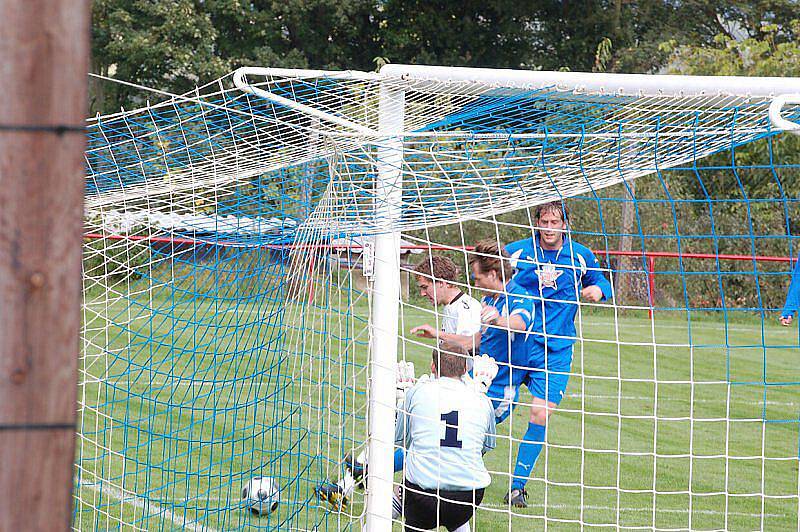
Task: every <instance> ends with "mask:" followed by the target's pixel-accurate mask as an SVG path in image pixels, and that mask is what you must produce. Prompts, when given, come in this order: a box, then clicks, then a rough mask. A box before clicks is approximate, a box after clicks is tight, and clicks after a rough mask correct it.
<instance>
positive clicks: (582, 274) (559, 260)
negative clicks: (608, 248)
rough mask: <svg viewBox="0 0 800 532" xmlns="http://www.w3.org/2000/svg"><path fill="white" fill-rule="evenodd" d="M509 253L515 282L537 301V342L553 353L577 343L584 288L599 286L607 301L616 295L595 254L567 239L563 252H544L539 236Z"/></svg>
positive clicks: (512, 247) (513, 246) (509, 248)
mask: <svg viewBox="0 0 800 532" xmlns="http://www.w3.org/2000/svg"><path fill="white" fill-rule="evenodd" d="M506 251H508V253H509V255H511V265H512V266H513V267H514V270H515V274H514V279H513V280H514V281H516V282H517V283H518V284H519V285H521V286H522V287H523V288H525V289H526V290H528V292H530V293H531V294H532V295H533V297H534V299H535V302H534V305H533V306H534V310H535V313H534V320H533V321H534V323H533V329H532V330H533V332H534V335H533V336H534V341H535V342H537V343H539V344H544V343H545V341H546V342H547V344H548V346H550V347H551V348H552V349H553V350H559V349H564V348H567V347H570V346H571V345H572V344H573V343H574V342H575V314H577V312H578V301H579V300H580V295H581V289H582V288H585V287H587V286H592V285H597V286H598V287H600V290H602V292H603V298H602V299H603V300H605V299H607V298H609V297H611V294H612V290H611V284H610V283H609V282H608V281H607V280H606V278H605V277H603V274H602V273H601V272H600V263H599V262H598V261H597V258H596V257H595V256H594V253H592V251H591V250H590V249H589V248H587V247H586V246H583V245H581V244H579V243H577V242H575V241H573V240H572V239H570V238H567V237H565V238H564V244H563V245H562V246H561V248H560V249H555V250H547V249H543V248H542V247H541V246H540V245H539V236H538V235H537V236H536V238H535V239H534V238H527V239H525V240H520V241H519V242H512V243H511V244H509V245H508V246H506Z"/></svg>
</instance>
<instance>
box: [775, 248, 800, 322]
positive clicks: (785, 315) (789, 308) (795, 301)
mask: <svg viewBox="0 0 800 532" xmlns="http://www.w3.org/2000/svg"><path fill="white" fill-rule="evenodd" d="M798 306H800V257H799V258H798V259H797V263H796V264H795V266H794V272H793V273H792V282H791V283H790V284H789V292H788V293H787V294H786V304H785V305H783V311H781V317H780V322H781V325H783V326H784V327H788V326H789V325H791V324H792V321H793V320H794V315H795V313H796V312H797V310H798Z"/></svg>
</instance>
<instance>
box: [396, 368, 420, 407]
mask: <svg viewBox="0 0 800 532" xmlns="http://www.w3.org/2000/svg"><path fill="white" fill-rule="evenodd" d="M396 375H397V377H396V378H397V382H396V386H395V387H396V388H397V389H396V391H395V398H396V399H397V402H398V403H402V402H403V400H404V399H405V397H406V390H408V389H409V388H411V387H413V386H414V383H415V382H416V378H415V377H414V363H413V362H405V361H400V362H398V363H397V373H396Z"/></svg>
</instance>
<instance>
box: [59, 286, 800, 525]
mask: <svg viewBox="0 0 800 532" xmlns="http://www.w3.org/2000/svg"><path fill="white" fill-rule="evenodd" d="M344 302H346V301H345V300H343V299H342V296H341V295H337V296H336V297H335V298H333V297H328V298H327V299H325V304H326V305H327V306H328V309H329V312H327V313H326V312H322V311H315V312H312V313H302V312H300V311H299V307H296V306H288V307H283V308H281V309H274V308H273V309H270V308H266V307H261V306H259V305H257V304H255V303H254V302H253V301H238V302H237V301H236V300H228V301H227V302H226V301H225V300H215V301H211V300H199V299H192V300H187V299H183V300H181V299H180V298H177V299H176V296H175V294H172V295H171V296H170V297H166V296H164V295H161V296H159V297H156V298H153V297H152V296H148V298H147V301H146V302H144V301H141V302H139V303H137V302H135V301H133V302H122V301H113V300H111V301H110V303H109V300H107V299H106V298H105V296H100V295H98V296H97V297H96V298H95V299H93V300H90V301H87V309H88V311H87V313H86V314H85V323H86V328H87V331H88V333H87V335H86V336H87V341H86V344H85V348H84V352H85V355H86V356H85V359H84V362H83V377H82V378H83V379H84V384H83V385H82V386H81V390H80V393H81V404H82V409H81V419H80V426H81V434H80V435H79V439H78V461H79V468H78V470H77V473H76V480H77V487H76V495H77V500H76V510H75V521H74V526H75V527H76V528H81V529H108V528H112V529H113V528H124V529H132V528H138V529H143V530H170V529H176V528H181V527H185V528H190V529H191V528H194V529H198V530H199V529H204V528H205V529H213V530H227V529H236V528H242V527H264V528H271V527H281V528H284V527H285V528H293V529H309V530H310V529H314V527H317V529H318V530H326V529H327V530H333V529H339V528H348V527H351V528H353V529H360V526H359V525H358V524H357V522H354V521H351V518H350V516H351V515H355V516H357V515H358V514H360V513H361V512H362V511H363V507H362V505H361V503H360V500H358V499H359V498H360V495H359V496H357V497H356V499H357V500H356V501H355V502H354V504H353V505H351V507H350V508H349V509H348V511H347V512H346V513H344V514H336V513H333V512H329V511H328V510H326V509H323V508H318V507H316V504H315V502H314V498H313V486H314V485H315V484H316V482H317V481H318V480H321V479H322V478H324V477H326V476H327V477H335V476H336V475H337V472H338V465H337V462H338V457H339V456H341V454H342V452H343V451H344V450H345V449H347V448H350V447H351V445H352V444H353V442H360V441H363V438H364V432H365V429H364V426H363V425H364V421H363V419H364V416H365V414H366V411H365V401H366V394H365V391H366V386H367V380H366V370H365V368H364V363H365V361H366V359H365V356H366V355H365V353H366V342H367V336H366V334H364V333H363V332H359V331H361V324H359V323H352V322H348V321H346V320H344V319H342V316H343V315H342V314H339V313H338V311H339V310H340V309H341V308H342V305H343V304H344ZM140 304H141V306H140ZM354 308H355V309H356V311H357V313H358V314H360V315H362V316H364V315H365V313H366V307H365V304H364V303H363V301H359V302H357V303H356V304H355V305H354ZM143 309H144V310H143ZM200 317H202V319H199V318H200ZM429 320H430V315H429V314H427V313H426V311H425V310H424V309H419V308H415V307H413V306H405V307H404V312H403V320H402V323H401V328H402V330H403V331H408V330H409V329H410V328H411V327H412V326H414V325H416V324H419V323H423V322H424V321H429ZM120 322H128V323H130V324H131V325H130V326H127V327H124V328H121V327H119V326H118V325H116V324H115V323H120ZM580 326H581V327H580V330H581V331H582V337H583V339H584V340H583V342H582V343H580V344H576V353H575V362H574V364H573V373H574V375H573V377H572V378H571V380H570V384H569V388H568V392H567V397H566V398H565V400H564V401H563V403H562V404H561V407H560V409H559V411H558V412H556V413H555V414H554V416H553V417H552V419H551V427H550V431H549V435H548V445H547V447H546V448H545V450H544V451H543V453H542V455H541V457H540V459H539V462H538V463H537V465H536V468H535V470H534V475H533V477H534V478H533V479H532V480H531V482H530V483H529V484H528V492H529V494H530V497H529V504H530V507H529V508H528V509H526V510H517V509H514V511H513V515H512V514H509V512H508V509H507V508H506V507H504V505H503V504H502V499H503V494H504V493H505V491H506V490H507V482H508V479H507V476H506V475H507V472H508V471H509V470H510V469H511V467H512V464H513V462H514V460H515V452H516V446H513V447H512V446H511V445H510V444H509V439H508V435H509V433H510V434H512V435H513V436H514V437H517V438H519V437H520V436H521V435H522V434H523V433H524V430H525V426H526V423H527V411H526V409H525V408H524V407H521V408H518V409H517V410H516V411H515V413H514V415H513V416H512V417H511V418H510V419H509V420H508V421H506V423H504V424H503V425H500V426H499V427H498V431H499V433H500V435H504V436H505V437H501V438H500V441H499V445H498V448H497V449H496V450H494V451H493V452H491V453H490V454H488V455H487V456H486V463H487V466H488V467H489V469H490V470H491V471H493V472H495V474H494V475H493V483H492V485H491V486H490V487H489V489H488V490H487V494H486V497H485V500H484V504H483V506H482V507H481V508H480V509H479V511H478V513H477V517H476V521H475V529H477V530H538V529H543V528H545V527H546V528H548V529H555V530H576V529H580V528H581V527H582V526H583V527H591V528H608V529H612V528H618V527H623V528H628V527H630V528H657V529H731V530H753V529H761V528H763V529H770V530H787V529H797V527H798V493H799V490H800V488H799V487H798V460H797V456H798V423H797V420H798V416H799V415H800V395H798V391H800V365H799V364H797V355H798V353H800V351H798V335H797V330H796V328H790V329H786V328H781V327H779V326H778V325H777V323H776V322H774V320H772V319H771V318H770V321H769V322H768V323H767V322H765V323H763V324H762V321H761V319H760V317H758V316H754V315H752V314H748V315H732V316H731V317H730V319H729V320H728V323H727V326H726V324H725V323H724V322H723V321H722V320H721V316H716V315H693V316H691V320H689V319H687V315H686V314H682V315H679V314H674V315H669V314H666V313H656V317H655V322H651V321H650V320H649V319H647V317H646V315H644V314H641V315H637V314H635V313H628V314H625V315H619V316H615V314H614V312H613V310H611V309H600V310H593V311H586V312H584V314H583V316H582V318H581V323H580ZM300 328H305V329H306V330H317V331H323V330H324V331H326V332H325V333H323V332H315V333H309V334H305V335H301V334H300V333H299V330H300ZM100 346H106V347H104V348H103V349H100ZM286 346H290V348H289V349H287V348H286ZM296 352H302V353H303V356H294V354H293V353H296ZM401 352H402V353H404V355H405V356H406V358H408V359H410V360H413V361H414V362H415V363H416V365H417V370H418V372H420V371H422V369H423V368H426V367H427V366H428V363H429V362H428V361H429V356H430V344H425V343H422V342H417V341H416V340H411V339H408V340H407V341H404V342H403V344H402V345H401ZM765 383H767V384H766V385H765ZM529 397H530V396H529V395H528V393H527V391H525V392H523V394H522V395H521V399H522V400H524V401H527V400H528V399H529ZM509 431H510V432H509ZM254 474H265V475H271V476H274V477H276V478H277V479H278V480H279V482H280V483H281V484H282V486H283V489H282V504H281V507H280V509H279V511H278V512H277V513H276V514H275V515H273V516H271V517H269V518H255V517H251V516H249V515H248V514H247V513H246V512H245V511H244V510H243V509H242V507H241V503H240V501H239V496H240V490H241V486H242V485H243V483H244V482H245V481H246V479H247V478H249V477H250V476H252V475H254ZM399 478H400V477H399V476H398V477H397V479H398V480H399Z"/></svg>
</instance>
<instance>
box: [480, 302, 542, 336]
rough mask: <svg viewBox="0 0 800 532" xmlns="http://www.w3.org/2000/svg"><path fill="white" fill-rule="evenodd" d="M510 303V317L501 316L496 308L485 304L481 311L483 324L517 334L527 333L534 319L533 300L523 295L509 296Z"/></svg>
mask: <svg viewBox="0 0 800 532" xmlns="http://www.w3.org/2000/svg"><path fill="white" fill-rule="evenodd" d="M508 301H509V303H508V307H509V311H508V316H501V315H500V313H499V312H498V311H497V309H496V308H494V307H493V306H491V305H486V304H484V306H483V310H482V311H481V322H482V323H484V324H486V325H491V326H493V327H499V328H501V329H507V330H511V331H516V332H525V331H527V330H528V327H530V324H531V320H532V317H533V299H532V298H530V297H525V296H522V295H517V294H509V296H508Z"/></svg>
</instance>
